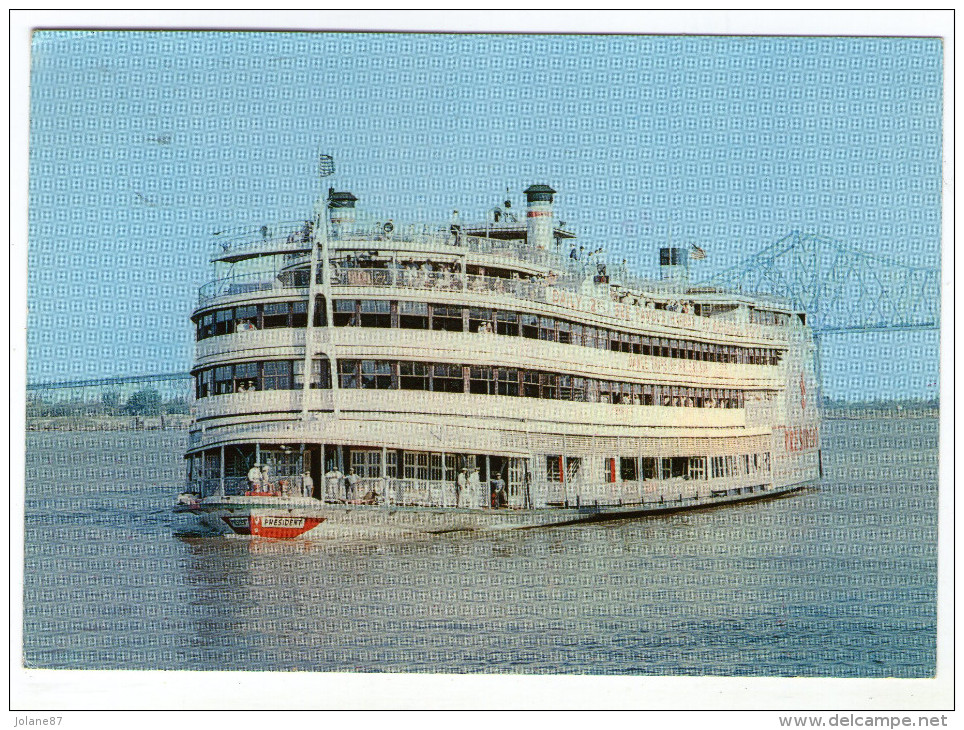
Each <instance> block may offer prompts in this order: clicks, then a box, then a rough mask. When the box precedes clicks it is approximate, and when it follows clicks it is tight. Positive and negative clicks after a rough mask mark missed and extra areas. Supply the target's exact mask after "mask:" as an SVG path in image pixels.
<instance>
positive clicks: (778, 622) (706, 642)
mask: <svg viewBox="0 0 964 730" xmlns="http://www.w3.org/2000/svg"><path fill="white" fill-rule="evenodd" d="M937 432H938V429H937V421H936V420H935V419H880V420H872V421H871V420H868V421H827V422H826V423H825V424H824V442H825V444H824V445H825V449H824V466H825V469H826V473H827V477H828V478H827V480H826V484H825V485H824V486H823V487H822V488H821V489H819V490H812V491H807V492H804V493H800V494H797V495H795V496H791V497H787V498H783V499H775V500H772V501H768V502H758V503H750V504H746V505H742V506H736V507H728V508H718V509H712V510H703V511H698V512H689V513H680V514H676V515H671V516H663V517H650V518H646V519H639V520H632V521H625V522H615V523H607V524H595V525H582V526H571V527H560V528H549V529H541V530H531V531H524V532H515V533H505V534H502V533H489V534H461V535H460V534H450V535H444V536H435V537H431V538H423V539H414V540H413V539H406V540H396V541H380V542H346V541H344V540H341V541H337V542H333V541H323V542H314V543H297V542H295V543H285V542H268V541H263V542H243V541H228V540H217V539H203V538H194V539H188V538H183V537H179V536H177V534H176V533H177V532H178V529H179V528H180V527H183V526H184V525H183V523H182V522H181V521H180V520H181V519H182V518H179V517H175V516H174V515H172V514H171V513H170V505H171V503H172V501H173V498H174V496H175V495H176V494H177V492H178V491H179V487H180V484H181V482H182V478H183V474H182V472H183V470H182V464H181V459H180V453H181V451H182V450H183V448H184V445H185V441H186V436H185V434H184V433H183V432H172V431H167V432H160V431H147V432H144V431H141V432H134V431H129V432H88V433H76V432H75V433H64V432H29V433H28V434H27V473H26V484H27V492H26V522H25V525H26V534H25V585H24V624H23V626H24V657H25V665H26V666H27V667H38V668H41V667H42V668H72V669H207V670H261V671H264V670H317V671H336V672H337V671H357V672H442V673H476V672H494V673H527V674H546V673H553V674H558V673H566V674H637V675H717V676H733V675H743V676H751V675H763V676H784V677H785V676H809V677H926V676H932V675H933V673H934V669H935V628H936V587H937V547H936V540H937Z"/></svg>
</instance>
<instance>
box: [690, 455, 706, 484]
mask: <svg viewBox="0 0 964 730" xmlns="http://www.w3.org/2000/svg"><path fill="white" fill-rule="evenodd" d="M689 478H690V479H705V478H706V457H705V456H691V457H690V458H689Z"/></svg>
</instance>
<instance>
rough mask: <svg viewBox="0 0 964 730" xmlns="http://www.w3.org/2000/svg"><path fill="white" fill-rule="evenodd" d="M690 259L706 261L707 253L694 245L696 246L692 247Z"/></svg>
mask: <svg viewBox="0 0 964 730" xmlns="http://www.w3.org/2000/svg"><path fill="white" fill-rule="evenodd" d="M690 258H691V259H697V260H699V259H705V258H706V251H704V250H703V249H701V248H700V247H699V246H697V245H696V244H695V243H694V244H692V246H691V248H690Z"/></svg>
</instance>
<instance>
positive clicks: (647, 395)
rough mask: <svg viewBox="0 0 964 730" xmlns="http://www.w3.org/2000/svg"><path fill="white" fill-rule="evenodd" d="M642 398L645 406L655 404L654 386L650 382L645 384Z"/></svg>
mask: <svg viewBox="0 0 964 730" xmlns="http://www.w3.org/2000/svg"><path fill="white" fill-rule="evenodd" d="M640 397H641V399H642V401H641V402H642V404H643V405H644V406H651V405H653V386H652V385H648V384H643V386H642V394H641V395H640Z"/></svg>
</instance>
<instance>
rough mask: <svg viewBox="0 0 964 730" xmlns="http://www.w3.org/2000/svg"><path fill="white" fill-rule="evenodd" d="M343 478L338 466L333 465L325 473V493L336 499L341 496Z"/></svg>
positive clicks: (329, 497) (331, 498) (328, 496)
mask: <svg viewBox="0 0 964 730" xmlns="http://www.w3.org/2000/svg"><path fill="white" fill-rule="evenodd" d="M343 478H344V477H343V476H342V473H341V472H340V471H338V467H337V466H333V467H332V468H331V469H330V470H329V471H328V472H327V473H326V474H325V494H326V497H327V498H328V499H330V500H332V501H334V500H337V499H338V498H339V497H340V495H341V488H342V483H341V482H342V479H343Z"/></svg>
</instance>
